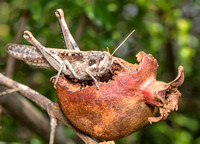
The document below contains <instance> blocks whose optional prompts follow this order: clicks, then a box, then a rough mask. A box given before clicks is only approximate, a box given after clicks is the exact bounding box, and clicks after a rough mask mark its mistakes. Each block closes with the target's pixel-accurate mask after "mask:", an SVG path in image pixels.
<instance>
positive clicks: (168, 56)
mask: <svg viewBox="0 0 200 144" xmlns="http://www.w3.org/2000/svg"><path fill="white" fill-rule="evenodd" d="M164 51H165V61H164V62H165V65H166V68H167V69H166V71H167V72H168V73H169V74H171V75H170V77H168V79H173V78H174V77H175V76H176V69H175V59H174V53H173V40H172V39H171V38H170V37H169V38H168V39H167V41H166V43H165V45H164Z"/></svg>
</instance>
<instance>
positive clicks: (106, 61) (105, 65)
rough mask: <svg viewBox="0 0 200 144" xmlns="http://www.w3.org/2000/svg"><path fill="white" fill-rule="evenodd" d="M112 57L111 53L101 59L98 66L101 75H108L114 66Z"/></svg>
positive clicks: (106, 53) (105, 54)
mask: <svg viewBox="0 0 200 144" xmlns="http://www.w3.org/2000/svg"><path fill="white" fill-rule="evenodd" d="M112 57H113V56H112V55H111V54H110V53H109V52H105V53H103V54H102V55H101V57H100V58H99V64H97V70H98V73H99V74H100V75H103V74H105V73H107V72H108V71H109V70H110V68H111V65H112Z"/></svg>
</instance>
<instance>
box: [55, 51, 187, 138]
mask: <svg viewBox="0 0 200 144" xmlns="http://www.w3.org/2000/svg"><path fill="white" fill-rule="evenodd" d="M119 60H120V61H121V62H122V63H123V65H124V66H126V67H129V68H131V69H125V68H120V69H117V67H118V64H116V63H115V64H114V65H113V68H112V70H111V71H112V74H113V77H112V80H109V81H108V82H99V83H98V85H99V90H97V89H96V86H95V85H92V86H86V87H81V85H80V84H79V83H74V82H72V81H71V80H69V79H66V78H65V77H60V78H59V80H58V82H57V84H56V95H57V98H58V102H59V104H60V106H61V109H62V111H63V113H64V114H65V116H66V117H67V118H68V119H69V120H70V121H71V123H72V124H73V125H74V126H75V127H76V128H77V129H79V130H80V131H82V132H84V133H86V134H88V135H90V136H91V137H94V138H96V139H98V140H115V139H119V138H121V137H124V136H127V135H129V134H131V133H133V132H135V131H138V130H140V129H142V128H144V127H145V126H146V125H148V124H149V123H152V122H157V121H159V120H162V119H165V118H167V116H168V113H169V112H170V111H173V110H174V109H176V110H177V105H178V99H179V97H180V93H179V92H178V91H177V87H178V86H180V85H181V84H182V83H183V79H184V75H183V68H182V67H179V69H180V70H179V75H178V76H177V78H176V79H175V80H174V81H172V82H170V83H164V82H160V81H156V71H157V67H158V64H157V60H156V59H154V58H153V56H152V55H151V54H146V53H144V52H140V53H139V54H138V55H137V60H138V62H140V63H139V65H137V64H130V63H128V62H126V61H124V60H121V59H119ZM157 108H159V109H160V114H161V116H160V117H154V116H155V114H156V111H157Z"/></svg>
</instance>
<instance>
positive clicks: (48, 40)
mask: <svg viewBox="0 0 200 144" xmlns="http://www.w3.org/2000/svg"><path fill="white" fill-rule="evenodd" d="M58 8H62V9H63V11H64V13H65V19H66V21H67V23H68V26H69V29H70V31H71V33H72V35H73V37H74V38H75V40H76V42H77V44H78V45H79V47H80V49H81V50H102V51H104V50H106V47H109V49H110V51H111V52H112V51H114V49H115V48H116V47H117V46H118V45H119V44H120V43H121V42H122V41H123V39H124V38H125V37H126V36H127V35H128V34H129V33H130V32H131V31H132V30H133V29H135V30H136V31H135V32H134V34H133V35H132V36H131V37H130V38H129V39H128V40H127V41H126V43H124V45H123V46H122V47H121V48H120V49H119V50H118V52H117V53H116V54H115V56H117V57H120V58H123V59H125V60H127V61H128V62H131V63H135V62H136V58H135V55H136V54H137V53H138V52H139V51H145V52H146V53H151V54H152V55H153V56H154V57H155V58H156V59H157V60H158V64H159V68H158V76H157V79H158V80H161V81H165V82H169V81H171V80H173V79H174V78H175V76H176V75H177V67H178V66H179V65H183V66H184V69H185V82H184V83H183V85H182V86H181V87H180V88H179V90H180V92H181V93H182V97H181V99H180V101H179V110H178V112H172V113H171V114H170V116H169V117H168V119H167V120H165V121H162V122H158V123H153V125H151V126H148V127H147V128H145V129H143V130H141V131H139V132H136V133H135V134H132V135H130V136H128V137H126V138H123V139H120V140H118V141H117V143H120V144H169V143H172V144H200V124H199V120H200V112H199V111H200V48H199V46H200V44H199V43H200V1H199V0H190V1H188V0H163V1H159V0H151V1H149V0H135V2H132V1H131V0H123V1H121V0H109V1H107V0H96V1H94V0H73V1H67V0H65V1H64V0H59V1H52V0H32V1H31V0H7V1H6V0H0V72H2V73H4V72H5V71H6V67H8V65H7V56H8V55H7V53H6V51H5V46H6V44H7V43H11V42H19V43H20V44H27V45H29V43H28V42H26V41H25V40H24V39H23V38H22V33H20V32H19V31H20V30H21V29H22V31H24V30H29V31H31V32H32V33H33V35H34V36H35V37H36V38H37V39H38V40H39V41H40V42H41V43H42V44H43V45H44V46H46V47H56V48H63V47H64V42H63V39H62V35H61V31H60V28H59V24H58V22H57V19H56V17H55V13H54V12H55V11H56V9H58ZM17 33H19V35H17ZM54 74H56V71H54V70H45V69H40V68H35V67H31V66H28V65H26V64H25V63H24V62H23V61H19V60H17V61H16V63H15V66H14V71H13V74H12V72H11V76H12V77H13V79H14V80H16V81H18V82H20V83H23V84H26V85H27V86H29V87H31V88H33V89H34V90H36V91H38V92H40V93H41V94H43V95H45V96H47V97H48V98H50V99H51V100H53V101H56V97H55V93H54V89H53V85H52V83H51V82H49V79H50V77H51V76H53V75H54ZM45 114H46V113H45ZM0 125H1V126H2V128H1V129H0V141H4V142H18V143H31V144H43V143H44V141H43V140H42V139H41V138H40V136H38V135H36V134H34V133H32V132H31V130H30V129H27V128H26V127H24V126H23V124H22V123H19V122H18V121H16V120H15V118H13V117H11V116H10V115H9V113H7V112H6V110H5V111H4V109H3V114H2V116H1V120H0ZM65 129H66V130H65V132H66V135H67V136H68V137H69V138H71V139H73V140H74V141H76V138H75V139H74V134H73V132H72V131H71V130H70V129H69V128H67V127H66V128H65ZM25 132H26V133H27V134H25Z"/></svg>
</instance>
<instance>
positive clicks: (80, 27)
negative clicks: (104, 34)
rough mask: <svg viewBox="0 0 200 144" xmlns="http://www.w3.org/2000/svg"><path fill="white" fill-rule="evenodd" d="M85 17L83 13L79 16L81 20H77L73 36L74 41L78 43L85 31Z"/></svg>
mask: <svg viewBox="0 0 200 144" xmlns="http://www.w3.org/2000/svg"><path fill="white" fill-rule="evenodd" d="M87 20H88V18H87V16H86V15H85V13H84V14H83V15H82V16H81V18H80V19H79V22H78V27H77V30H76V34H75V40H76V41H79V40H80V38H81V35H82V33H83V31H84V29H85V26H86V25H87Z"/></svg>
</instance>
